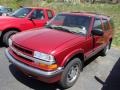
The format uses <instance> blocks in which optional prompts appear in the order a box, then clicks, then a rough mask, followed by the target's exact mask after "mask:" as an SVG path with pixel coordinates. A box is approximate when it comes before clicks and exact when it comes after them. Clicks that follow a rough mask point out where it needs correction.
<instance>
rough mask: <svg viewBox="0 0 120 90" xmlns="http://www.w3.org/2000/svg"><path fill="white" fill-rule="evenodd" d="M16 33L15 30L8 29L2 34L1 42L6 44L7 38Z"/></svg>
mask: <svg viewBox="0 0 120 90" xmlns="http://www.w3.org/2000/svg"><path fill="white" fill-rule="evenodd" d="M15 33H17V31H8V32H6V33H5V34H4V35H3V43H4V44H5V45H6V46H8V44H9V43H8V39H9V38H10V37H11V36H12V35H13V34H15Z"/></svg>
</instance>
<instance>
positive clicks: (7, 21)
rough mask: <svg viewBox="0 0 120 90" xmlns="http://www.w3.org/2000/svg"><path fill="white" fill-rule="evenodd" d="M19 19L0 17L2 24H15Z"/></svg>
mask: <svg viewBox="0 0 120 90" xmlns="http://www.w3.org/2000/svg"><path fill="white" fill-rule="evenodd" d="M18 19H19V18H15V17H10V16H0V24H4V23H9V22H14V21H16V20H18Z"/></svg>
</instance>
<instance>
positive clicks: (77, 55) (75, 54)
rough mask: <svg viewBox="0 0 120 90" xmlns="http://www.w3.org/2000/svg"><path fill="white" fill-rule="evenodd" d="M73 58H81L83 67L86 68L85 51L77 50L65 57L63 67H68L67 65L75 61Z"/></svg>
mask: <svg viewBox="0 0 120 90" xmlns="http://www.w3.org/2000/svg"><path fill="white" fill-rule="evenodd" d="M73 58H79V59H80V60H81V62H82V67H83V66H84V51H83V50H79V51H78V50H76V51H74V52H72V53H70V54H69V55H67V56H66V57H65V59H64V60H63V62H62V66H64V67H66V65H67V64H68V63H69V62H70V61H72V60H73Z"/></svg>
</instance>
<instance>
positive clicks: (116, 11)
mask: <svg viewBox="0 0 120 90" xmlns="http://www.w3.org/2000/svg"><path fill="white" fill-rule="evenodd" d="M4 1H7V0H4ZM8 1H9V4H7V3H6V2H4V3H3V1H2V2H1V1H0V2H1V3H3V5H4V4H5V5H7V6H10V7H14V8H17V7H18V6H19V5H24V6H41V7H48V8H51V9H54V10H55V11H56V12H57V13H59V12H72V11H74V12H75V11H92V12H98V13H102V14H105V15H108V16H111V17H112V18H113V21H114V24H115V35H114V39H113V44H112V45H113V46H116V47H120V4H100V3H98V4H87V3H86V4H70V3H55V2H53V3H46V2H41V1H40V0H36V1H35V2H32V0H31V1H30V0H24V2H21V3H16V2H15V0H11V1H10V0H8ZM8 1H7V2H8Z"/></svg>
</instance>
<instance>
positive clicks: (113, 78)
mask: <svg viewBox="0 0 120 90" xmlns="http://www.w3.org/2000/svg"><path fill="white" fill-rule="evenodd" d="M95 79H96V80H97V81H98V82H99V83H101V84H102V85H103V87H102V89H101V90H120V58H119V59H118V61H117V62H116V64H115V65H114V67H113V68H112V70H111V72H110V74H109V75H108V77H107V79H106V81H105V82H103V81H102V80H101V79H100V78H98V77H97V76H95Z"/></svg>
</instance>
